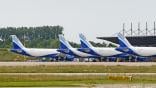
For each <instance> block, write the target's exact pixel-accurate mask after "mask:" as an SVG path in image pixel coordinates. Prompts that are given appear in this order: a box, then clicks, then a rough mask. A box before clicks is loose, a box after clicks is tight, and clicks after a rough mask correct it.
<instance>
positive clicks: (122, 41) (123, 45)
mask: <svg viewBox="0 0 156 88" xmlns="http://www.w3.org/2000/svg"><path fill="white" fill-rule="evenodd" d="M118 41H119V45H120V46H119V47H118V48H116V50H118V51H121V52H124V53H128V54H134V55H137V53H135V51H134V48H133V46H132V45H131V44H130V43H129V41H128V40H127V39H126V38H125V37H124V36H123V35H122V34H120V33H119V34H118Z"/></svg>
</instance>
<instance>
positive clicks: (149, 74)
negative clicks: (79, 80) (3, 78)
mask: <svg viewBox="0 0 156 88" xmlns="http://www.w3.org/2000/svg"><path fill="white" fill-rule="evenodd" d="M0 75H52V76H85V75H86V76H87V75H89V76H108V75H112V76H131V75H133V76H135V75H140V76H141V75H144V76H151V75H156V73H0Z"/></svg>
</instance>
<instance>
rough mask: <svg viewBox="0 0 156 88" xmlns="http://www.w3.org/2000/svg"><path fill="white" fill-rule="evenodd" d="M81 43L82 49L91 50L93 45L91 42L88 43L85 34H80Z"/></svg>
mask: <svg viewBox="0 0 156 88" xmlns="http://www.w3.org/2000/svg"><path fill="white" fill-rule="evenodd" d="M79 37H80V42H81V48H90V47H92V45H91V44H90V42H88V41H87V39H86V37H85V36H84V35H83V34H79Z"/></svg>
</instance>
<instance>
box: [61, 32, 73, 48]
mask: <svg viewBox="0 0 156 88" xmlns="http://www.w3.org/2000/svg"><path fill="white" fill-rule="evenodd" d="M59 41H60V49H69V48H71V47H72V46H71V45H70V44H69V42H68V41H67V40H66V39H65V38H64V36H63V35H62V34H60V35H59Z"/></svg>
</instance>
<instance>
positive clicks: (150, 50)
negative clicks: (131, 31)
mask: <svg viewBox="0 0 156 88" xmlns="http://www.w3.org/2000/svg"><path fill="white" fill-rule="evenodd" d="M118 41H119V45H120V46H119V47H118V48H116V50H118V51H120V52H124V53H127V54H131V55H134V56H142V57H156V47H134V46H132V45H131V44H130V43H129V41H128V40H127V39H126V38H125V36H123V35H122V34H120V33H119V34H118Z"/></svg>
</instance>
